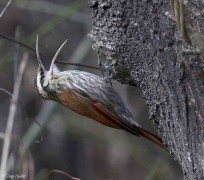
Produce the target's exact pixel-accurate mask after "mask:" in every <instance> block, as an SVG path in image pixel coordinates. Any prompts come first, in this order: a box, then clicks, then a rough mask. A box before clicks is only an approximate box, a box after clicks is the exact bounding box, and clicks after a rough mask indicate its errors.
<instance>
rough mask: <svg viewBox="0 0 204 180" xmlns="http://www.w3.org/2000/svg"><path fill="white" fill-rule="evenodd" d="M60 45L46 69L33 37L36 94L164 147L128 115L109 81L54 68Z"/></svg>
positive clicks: (158, 139) (79, 72)
mask: <svg viewBox="0 0 204 180" xmlns="http://www.w3.org/2000/svg"><path fill="white" fill-rule="evenodd" d="M64 44H65V43H63V45H64ZM63 45H62V46H61V47H60V48H59V50H58V51H57V53H56V54H55V56H54V58H53V60H52V63H51V66H50V70H49V71H46V70H45V69H44V67H43V65H42V62H41V60H40V56H39V51H38V39H37V42H36V52H37V60H38V63H39V68H38V73H37V77H36V81H35V85H36V89H37V91H38V93H39V95H40V96H42V97H43V98H44V99H47V100H54V101H57V102H59V103H60V104H62V105H64V106H65V107H67V108H68V109H71V110H72V111H74V112H76V113H78V114H81V115H83V116H86V117H89V118H91V119H94V120H96V121H97V122H99V123H101V124H104V125H106V126H109V127H111V128H117V129H123V130H125V131H128V132H130V133H132V134H134V135H136V136H142V137H145V138H146V139H148V140H150V141H152V142H153V143H155V144H157V145H159V146H160V147H162V148H165V147H164V145H163V143H162V140H161V138H159V137H158V136H156V135H154V134H152V133H151V132H149V131H147V130H145V129H143V128H141V127H140V125H139V124H138V123H137V122H136V121H135V120H134V119H133V118H132V115H131V113H130V112H129V110H128V109H127V108H126V106H125V105H124V103H123V101H122V100H121V98H120V96H119V95H118V94H117V92H116V91H115V90H114V89H113V87H112V86H111V85H110V83H109V82H107V81H106V80H104V79H103V78H101V77H99V76H97V75H94V74H91V73H88V72H84V71H77V70H70V71H64V72H60V71H59V70H57V69H56V68H54V62H55V59H56V57H57V55H58V53H59V52H60V50H61V48H62V47H63Z"/></svg>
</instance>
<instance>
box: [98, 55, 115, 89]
mask: <svg viewBox="0 0 204 180" xmlns="http://www.w3.org/2000/svg"><path fill="white" fill-rule="evenodd" d="M98 65H99V67H100V69H101V73H102V75H103V79H104V80H105V81H107V82H108V83H110V85H111V86H112V82H111V80H112V73H113V64H109V63H108V62H107V61H106V62H103V61H102V60H101V55H98Z"/></svg>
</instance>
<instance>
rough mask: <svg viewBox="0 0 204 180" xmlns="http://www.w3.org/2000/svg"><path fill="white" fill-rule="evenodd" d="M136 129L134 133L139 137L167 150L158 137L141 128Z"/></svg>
mask: <svg viewBox="0 0 204 180" xmlns="http://www.w3.org/2000/svg"><path fill="white" fill-rule="evenodd" d="M136 129H137V130H136V131H137V133H138V134H139V136H142V137H144V138H146V139H148V140H149V141H151V142H153V143H155V144H157V145H158V146H160V147H162V148H164V149H165V150H167V149H166V147H165V145H164V144H163V142H162V139H161V138H160V137H158V136H157V135H155V134H153V133H151V132H149V131H147V130H145V129H143V128H141V127H136ZM167 151H168V150H167Z"/></svg>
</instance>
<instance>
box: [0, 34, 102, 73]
mask: <svg viewBox="0 0 204 180" xmlns="http://www.w3.org/2000/svg"><path fill="white" fill-rule="evenodd" d="M0 37H1V38H3V39H6V40H8V41H11V42H14V43H16V44H19V45H20V46H22V47H24V48H26V49H29V50H30V51H32V52H34V53H35V52H36V50H35V48H32V47H30V46H28V45H26V44H24V43H22V42H19V41H17V40H15V39H13V38H11V37H8V36H5V35H3V34H1V33H0ZM39 54H40V55H41V56H42V57H45V55H43V54H42V53H41V52H39ZM56 63H58V64H66V65H71V66H79V67H85V68H90V69H95V70H100V68H98V67H95V66H90V65H85V64H81V63H70V62H66V61H59V60H56Z"/></svg>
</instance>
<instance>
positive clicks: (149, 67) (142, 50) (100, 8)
mask: <svg viewBox="0 0 204 180" xmlns="http://www.w3.org/2000/svg"><path fill="white" fill-rule="evenodd" d="M174 1H175V2H176V0H174ZM200 1H201V0H200ZM200 1H199V0H198V1H185V4H184V6H183V8H184V22H185V26H184V27H185V31H186V34H187V36H188V40H189V41H187V40H186V39H185V38H184V37H183V36H181V33H180V31H179V28H178V22H177V23H176V21H175V18H174V16H173V11H172V8H171V6H170V0H169V1H163V0H153V1H149V0H142V1H139V0H117V1H116V0H92V1H90V2H89V5H90V7H91V8H92V10H93V25H94V28H93V30H92V32H91V34H90V36H91V37H92V38H93V40H94V43H93V47H94V49H96V50H97V51H98V52H100V53H102V54H103V56H105V57H106V59H107V60H108V62H109V63H111V64H113V65H114V74H113V78H114V79H116V80H118V81H120V82H121V83H126V84H130V85H133V86H138V87H139V88H141V90H142V93H143V97H144V99H145V100H146V103H147V105H148V109H149V115H150V119H151V120H152V121H153V123H154V126H155V128H156V129H157V130H158V133H159V134H160V136H161V137H162V139H163V142H164V143H165V144H166V146H167V148H168V149H169V151H170V152H171V153H172V156H173V157H174V158H175V159H177V160H178V162H179V163H180V165H181V167H182V169H183V172H184V178H185V179H186V180H194V179H199V180H200V179H204V131H203V129H204V120H203V118H204V110H203V108H204V97H203V94H204V71H203V60H202V59H203V57H202V56H203V53H202V52H203V51H202V50H203V49H204V48H203V43H204V41H203V36H202V35H203V34H204V21H203V20H202V19H203V14H204V13H203V7H204V3H202V2H200ZM172 2H173V1H172ZM178 2H179V0H178ZM180 2H181V0H180ZM185 40H186V41H185ZM186 42H187V43H188V44H191V45H192V46H193V48H194V49H196V52H197V51H198V49H199V50H200V51H201V52H200V55H189V54H188V55H187V54H184V53H183V52H182V47H183V46H186ZM197 53H198V52H197Z"/></svg>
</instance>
